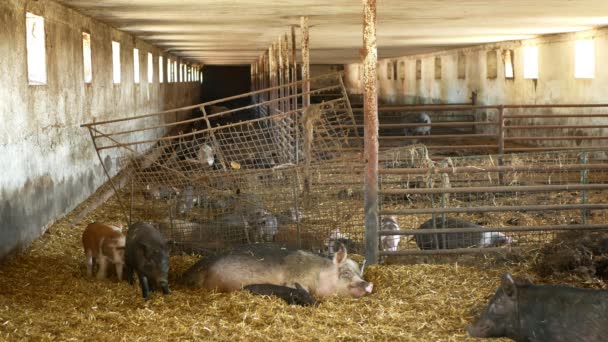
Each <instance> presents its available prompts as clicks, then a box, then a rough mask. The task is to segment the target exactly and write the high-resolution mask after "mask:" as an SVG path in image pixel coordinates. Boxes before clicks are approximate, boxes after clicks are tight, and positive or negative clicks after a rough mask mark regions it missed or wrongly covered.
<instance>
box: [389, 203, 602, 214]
mask: <svg viewBox="0 0 608 342" xmlns="http://www.w3.org/2000/svg"><path fill="white" fill-rule="evenodd" d="M578 209H590V210H602V209H608V204H557V205H555V204H549V205H513V206H502V207H495V206H482V207H464V208H425V209H403V210H394V209H393V210H388V209H387V210H380V215H422V214H463V213H468V214H470V213H492V212H509V211H544V210H578Z"/></svg>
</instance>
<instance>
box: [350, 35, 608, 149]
mask: <svg viewBox="0 0 608 342" xmlns="http://www.w3.org/2000/svg"><path fill="white" fill-rule="evenodd" d="M607 33H608V28H604V29H598V30H591V31H584V32H577V33H567V34H558V35H548V36H541V37H538V38H535V39H529V40H524V41H511V42H504V43H494V44H485V45H480V46H474V47H470V48H464V49H455V50H447V51H442V52H437V53H432V54H424V55H413V56H405V57H400V58H392V59H381V60H379V64H378V74H379V83H378V97H379V100H380V102H381V103H385V104H412V103H414V104H428V103H469V102H470V101H471V100H470V97H471V93H472V92H477V103H478V104H489V105H491V104H554V103H556V104H558V103H562V104H563V103H608V92H606V89H608V88H607V87H608V66H607V64H606V61H608V34H607ZM587 38H594V40H595V61H596V64H595V78H593V79H575V78H574V51H575V49H574V46H575V41H576V40H577V39H587ZM526 45H536V46H538V47H539V52H538V53H539V77H538V79H536V80H533V79H524V78H523V49H524V46H526ZM381 48H382V47H380V49H381ZM508 50H513V52H514V75H515V77H514V79H505V70H504V69H505V67H504V60H503V58H504V57H503V56H504V53H505V52H506V51H508ZM489 51H495V52H496V53H497V70H496V71H497V73H496V77H495V78H491V77H489V75H488V70H487V53H488V52H489ZM459 55H462V56H464V57H465V58H466V68H465V71H466V74H465V78H464V79H461V78H459V77H458V56H459ZM436 58H439V59H441V73H440V75H441V77H440V79H437V78H436V75H435V59H436ZM418 60H419V61H420V63H421V67H422V69H421V75H420V76H421V77H420V79H417V77H416V63H417V61H418ZM390 63H394V64H393V65H396V66H397V78H396V79H395V78H394V73H393V75H392V76H391V79H388V75H387V74H388V72H387V71H388V69H389V67H390V66H389V64H390ZM401 66H403V67H404V68H405V69H404V70H405V77H404V78H402V77H401ZM360 70H361V69H360V64H348V65H345V73H346V76H345V79H346V80H345V85H346V87H347V89H348V91H349V92H350V93H352V94H360V93H361V82H362V81H361V79H360V76H359V72H360ZM593 111H598V110H594V109H587V110H586V112H587V113H588V112H593ZM553 112H559V110H536V111H534V113H541V114H542V113H547V114H549V113H553ZM562 112H566V113H572V112H573V110H572V109H569V110H566V111H564V110H562ZM575 112H582V111H580V110H579V111H575ZM599 112H603V113H606V110H605V109H602V110H599ZM476 115H477V117H478V120H485V118H486V117H487V116H491V115H496V113H495V112H491V113H490V112H482V111H477V112H476ZM520 120H522V119H520ZM548 120H549V119H529V120H527V121H524V120H522V122H515V120H513V121H512V123H514V124H515V123H522V124H530V123H549V121H548ZM584 120H586V122H589V123H595V124H603V125H606V124H607V123H606V118H585V119H584ZM579 121H580V119H576V118H569V119H552V121H550V123H551V124H569V125H576V124H579V125H580V124H581V123H580V122H579ZM493 130H494V129H493V127H485V128H480V131H482V132H484V131H493ZM511 133H513V135H530V136H534V134H544V132H533V131H530V130H527V131H511ZM561 133H563V134H565V135H606V134H608V130H606V129H590V130H586V131H575V130H571V131H567V130H564V131H562V132H561ZM571 143H572V142H563V141H545V142H544V143H543V145H547V146H569V144H571ZM579 143H580V141H579ZM532 144H534V145H539V144H540V143H538V142H532ZM605 144H606V142H605V140H595V141H593V142H590V143H589V146H605Z"/></svg>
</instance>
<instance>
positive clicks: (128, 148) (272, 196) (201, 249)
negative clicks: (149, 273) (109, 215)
mask: <svg viewBox="0 0 608 342" xmlns="http://www.w3.org/2000/svg"><path fill="white" fill-rule="evenodd" d="M306 84H310V89H312V90H306V89H307V87H305V85H306ZM305 95H324V96H318V97H322V98H323V101H322V102H320V103H315V104H312V105H310V106H306V107H305V106H303V105H302V102H300V101H299V99H300V97H302V96H305ZM242 99H252V100H253V103H252V104H250V105H245V106H240V107H236V108H233V107H231V103H233V101H234V100H242ZM557 107H558V106H471V105H466V106H462V105H460V106H450V105H443V106H437V105H433V106H407V107H393V108H381V109H380V111H381V112H385V113H390V114H387V115H386V116H382V117H381V119H383V120H385V122H386V120H387V119H388V123H381V124H380V130H381V131H380V133H381V134H380V137H379V139H380V141H381V149H380V152H379V155H378V157H379V187H380V203H379V208H378V210H379V211H378V213H379V215H380V219H381V220H382V218H384V217H395V219H396V221H397V222H398V224H399V225H400V228H401V229H400V230H397V231H395V230H380V231H379V234H378V235H379V236H378V237H376V239H377V240H378V242H379V241H380V239H381V237H383V236H393V237H394V236H404V237H405V238H403V239H401V242H400V245H399V247H398V248H397V249H396V250H381V251H380V255H381V256H388V255H412V254H445V253H485V252H491V251H496V250H502V249H504V248H505V247H498V246H497V245H492V244H491V243H490V244H483V243H480V241H481V240H480V238H479V237H480V236H486V235H484V234H490V236H492V234H501V236H504V237H508V241H509V244H508V245H509V248H518V247H531V246H537V245H539V244H541V243H544V242H548V241H550V240H551V239H552V238H553V237H554V236H555V234H556V233H557V232H559V231H564V230H601V229H606V228H608V224H607V222H608V220H607V219H608V211H607V210H608V204H606V203H605V200H606V198H607V197H608V196H607V194H608V163H607V161H606V149H605V147H604V146H603V144H602V143H601V142H602V139H605V138H606V135H605V134H601V132H603V131H601V130H604V129H605V128H606V127H607V126H603V125H601V124H599V123H596V122H595V121H592V120H593V119H594V118H600V117H604V118H605V117H607V116H608V115H607V114H602V113H601V110H602V109H604V108H603V107H601V106H596V108H591V109H592V111H593V112H592V113H591V114H589V113H582V112H577V113H574V114H573V113H572V112H575V111H576V110H579V111H580V110H581V107H582V106H579V107H575V106H571V107H566V106H564V107H563V108H557ZM588 107H591V106H587V109H588ZM584 108H585V107H583V109H584ZM564 110H570V111H571V112H570V113H565V112H562V111H564ZM419 112H428V113H430V115H431V117H433V123H432V124H430V126H432V127H433V129H434V130H435V132H439V134H438V133H433V134H431V135H428V136H404V135H403V134H399V132H401V130H402V129H403V128H406V127H418V126H421V125H423V124H420V123H400V122H399V119H400V118H401V117H403V116H406V115H410V114H408V113H419ZM192 113H194V116H192ZM541 116H542V117H543V118H547V117H552V118H555V119H556V120H557V121H556V124H551V125H546V124H545V125H537V124H536V122H535V119H536V118H539V117H541ZM463 117H464V118H469V119H468V120H464V119H462V118H463ZM581 117H588V118H589V120H590V121H589V123H588V124H585V125H570V126H568V125H567V123H568V122H569V121H564V120H568V119H573V118H574V119H575V120H577V119H580V118H581ZM252 118H253V119H252ZM239 119H241V120H240V121H239ZM391 120H392V121H391ZM560 120H561V121H560ZM118 123H120V125H121V126H120V127H124V124H125V123H128V124H129V125H130V126H131V127H134V128H133V129H128V130H124V128H122V129H119V126H118ZM84 126H85V127H87V128H88V129H89V131H90V134H91V138H92V139H93V143H94V146H95V148H96V151H97V153H98V155H99V158H100V161H101V162H102V165H103V166H104V170H106V173H107V174H108V177H110V176H113V175H112V174H110V170H109V168H108V167H107V165H108V164H111V162H110V161H112V160H113V164H115V165H118V166H120V167H121V169H123V171H122V172H121V174H120V175H119V177H125V178H127V179H128V180H129V181H128V182H127V183H126V184H127V185H126V186H123V187H120V189H119V188H118V187H117V188H116V190H117V195H118V199H119V201H120V202H121V206H122V208H123V210H124V212H125V216H126V217H127V218H128V220H129V222H134V221H139V220H145V221H151V222H154V223H155V224H156V225H157V227H158V228H159V229H160V230H161V231H162V233H163V234H164V235H165V237H166V238H168V239H169V240H171V241H172V242H173V243H174V245H175V247H176V248H175V249H177V250H182V251H188V252H196V253H199V254H207V253H214V252H216V251H219V250H223V249H226V248H229V247H231V246H235V245H239V244H244V243H256V242H271V241H272V242H276V243H280V244H282V245H285V246H289V247H295V248H303V249H307V250H312V251H315V252H320V253H327V252H331V251H332V249H333V248H334V247H335V243H337V242H344V243H347V245H348V247H349V250H351V251H354V252H355V253H363V249H364V247H363V246H364V237H365V225H364V221H365V212H364V208H363V192H364V186H363V172H364V166H365V161H364V159H363V156H362V132H361V131H360V130H359V129H360V128H361V127H362V125H361V123H360V122H358V118H357V116H356V115H353V110H352V108H351V106H350V102H349V98H348V95H347V94H346V91H345V88H344V85H343V83H342V75H341V74H340V73H336V74H329V75H323V76H319V77H314V78H311V79H308V80H305V81H298V82H293V83H288V84H285V85H282V86H277V87H271V88H266V89H262V90H257V91H254V92H251V93H247V94H243V95H239V96H234V97H230V98H226V99H221V100H216V101H211V102H207V103H203V104H200V105H195V106H189V107H184V108H178V109H175V110H169V111H165V112H160V113H152V114H147V115H140V116H136V117H131V118H124V119H117V120H111V121H105V122H96V123H90V124H86V125H84ZM135 127H143V128H135ZM463 127H466V129H464V128H463ZM442 129H443V130H442ZM598 129H599V130H600V134H599V135H597V134H595V133H593V134H587V133H588V132H595V131H593V130H598ZM563 130H567V132H572V133H563V134H558V135H553V137H555V138H553V137H550V136H548V135H547V134H546V132H549V131H551V132H555V131H563ZM538 132H544V133H543V134H539V133H538ZM596 133H597V132H596ZM558 138H559V139H558ZM568 140H571V141H575V142H576V144H575V145H576V146H572V144H568V143H566V142H567V141H568ZM395 142H397V143H395ZM538 142H542V143H543V144H541V145H538ZM546 142H549V144H544V143H546ZM535 144H536V145H535ZM556 150H558V151H556ZM455 151H465V153H464V154H465V155H462V154H463V153H460V154H458V153H455ZM513 152H520V153H517V154H515V153H513ZM509 153H511V154H509ZM448 218H450V219H456V218H457V219H461V220H465V221H467V222H471V223H474V224H477V225H478V226H475V227H470V226H466V227H465V226H458V225H456V226H454V225H451V226H449V227H445V226H444V225H443V223H442V222H444V223H445V222H446V220H447V219H448ZM428 220H431V221H430V222H432V224H431V227H430V229H417V228H418V227H419V226H421V225H422V224H423V223H424V222H425V221H428ZM427 228H429V227H427ZM421 241H431V242H430V244H427V245H424V244H421ZM175 249H174V250H175Z"/></svg>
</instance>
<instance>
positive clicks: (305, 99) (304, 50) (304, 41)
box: [300, 17, 310, 107]
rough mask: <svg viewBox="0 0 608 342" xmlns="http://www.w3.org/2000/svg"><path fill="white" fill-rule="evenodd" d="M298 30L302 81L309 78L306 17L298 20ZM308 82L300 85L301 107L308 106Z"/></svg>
mask: <svg viewBox="0 0 608 342" xmlns="http://www.w3.org/2000/svg"><path fill="white" fill-rule="evenodd" d="M300 30H301V31H302V38H301V44H302V80H308V79H309V78H310V50H309V45H310V39H309V36H308V17H301V18H300ZM309 91H310V82H309V81H306V82H304V84H302V94H303V95H302V107H308V106H309V105H310V93H309Z"/></svg>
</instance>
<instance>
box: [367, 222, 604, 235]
mask: <svg viewBox="0 0 608 342" xmlns="http://www.w3.org/2000/svg"><path fill="white" fill-rule="evenodd" d="M579 229H580V230H592V229H608V224H560V225H546V226H510V227H481V228H437V229H405V230H381V231H379V232H378V235H380V236H385V235H429V234H458V233H485V232H538V231H541V232H544V231H555V230H579Z"/></svg>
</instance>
